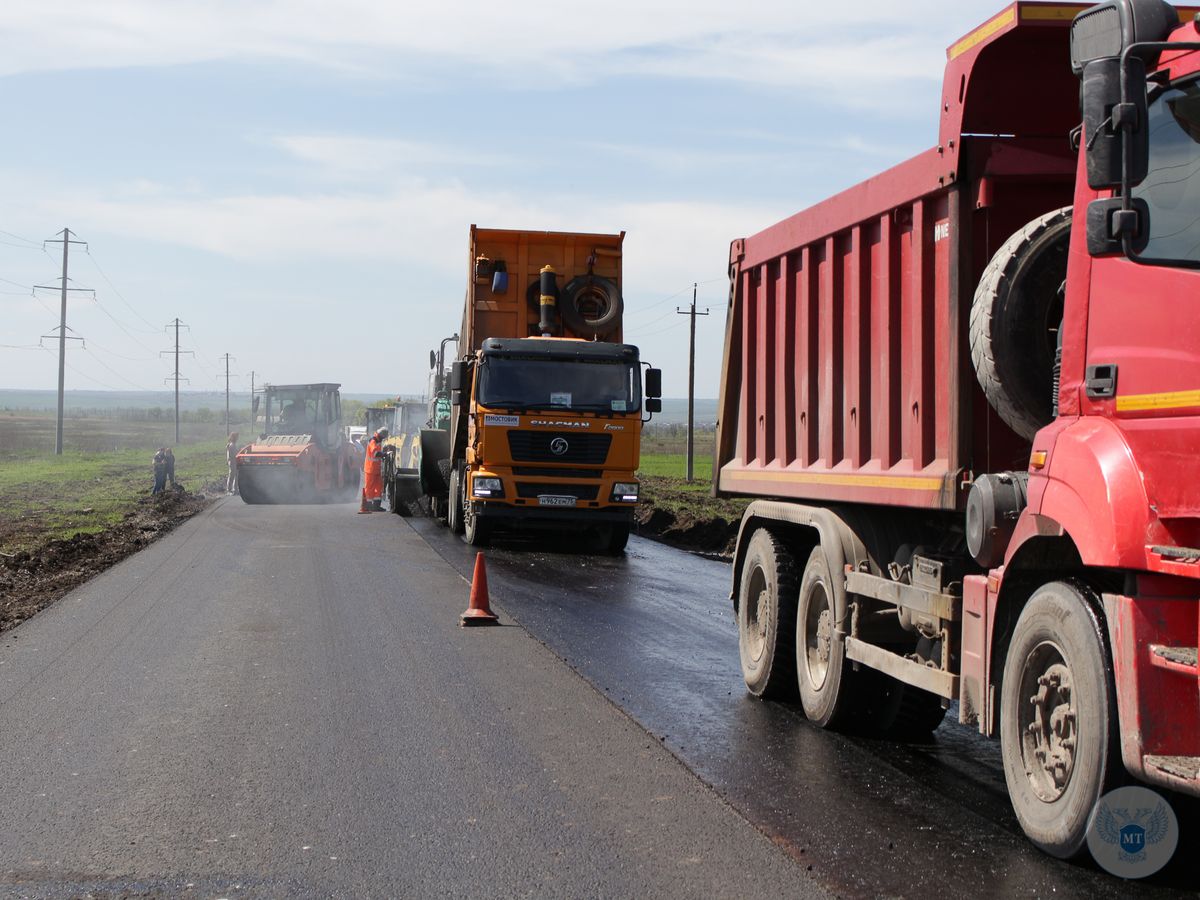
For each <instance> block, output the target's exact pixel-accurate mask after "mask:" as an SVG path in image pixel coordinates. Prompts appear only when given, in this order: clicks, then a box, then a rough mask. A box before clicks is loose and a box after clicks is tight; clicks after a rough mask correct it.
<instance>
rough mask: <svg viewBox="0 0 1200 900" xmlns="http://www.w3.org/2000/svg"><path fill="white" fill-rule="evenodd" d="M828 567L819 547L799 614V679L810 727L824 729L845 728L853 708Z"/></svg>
mask: <svg viewBox="0 0 1200 900" xmlns="http://www.w3.org/2000/svg"><path fill="white" fill-rule="evenodd" d="M836 598H837V595H836V593H835V592H834V589H833V582H832V578H831V575H830V572H829V561H828V560H827V559H826V558H825V551H824V550H823V549H822V548H821V545H820V544H818V545H817V546H816V547H814V548H813V550H812V553H810V554H809V557H808V562H807V563H806V564H805V566H804V574H803V576H801V578H800V591H799V603H798V606H797V610H796V679H797V682H798V685H799V689H800V703H801V705H802V706H803V707H804V714H805V715H806V716H808V718H809V721H811V722H812V723H813V724H815V725H820V726H821V727H822V728H825V727H831V726H835V725H838V724H840V723H841V722H842V721H843V720H844V719H845V718H846V714H847V712H849V711H851V710H850V707H851V706H852V705H853V703H852V701H851V698H850V694H851V693H852V692H851V691H850V689H849V688H850V684H849V682H850V677H849V674H850V673H848V672H847V671H846V645H845V642H844V641H843V639H842V634H841V632H840V630H839V628H838V625H839V623H841V622H842V621H843V620H844V618H845V611H844V610H842V609H839V608H838V602H837V599H836Z"/></svg>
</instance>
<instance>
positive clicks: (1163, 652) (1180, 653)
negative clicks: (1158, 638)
mask: <svg viewBox="0 0 1200 900" xmlns="http://www.w3.org/2000/svg"><path fill="white" fill-rule="evenodd" d="M1150 665H1152V666H1156V667H1157V668H1160V669H1166V670H1167V671H1168V672H1178V673H1179V674H1180V675H1191V676H1192V677H1193V678H1200V665H1197V662H1196V648H1195V647H1164V646H1162V645H1161V644H1151V645H1150Z"/></svg>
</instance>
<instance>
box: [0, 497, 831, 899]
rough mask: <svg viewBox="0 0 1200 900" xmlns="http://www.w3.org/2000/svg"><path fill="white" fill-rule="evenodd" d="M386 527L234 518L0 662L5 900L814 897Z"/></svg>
mask: <svg viewBox="0 0 1200 900" xmlns="http://www.w3.org/2000/svg"><path fill="white" fill-rule="evenodd" d="M466 602H467V584H466V582H465V581H464V580H463V579H462V577H461V576H460V575H459V574H458V573H457V572H456V571H454V569H453V568H452V567H450V566H448V565H447V564H446V563H445V562H444V561H443V560H442V559H441V558H440V557H439V556H438V555H437V554H435V553H433V552H431V550H430V548H429V547H428V546H427V545H426V543H425V542H424V541H423V540H422V539H421V538H420V536H419V535H418V534H417V533H416V532H414V531H413V530H412V529H410V528H409V527H408V526H407V525H406V524H405V523H404V522H403V521H401V520H400V519H399V518H397V517H395V516H386V515H372V516H358V515H355V507H354V506H346V505H338V506H312V507H284V506H276V507H269V506H261V507H250V506H245V505H243V504H242V503H241V502H240V501H238V500H236V499H233V500H225V501H222V502H220V503H218V504H217V505H215V506H214V507H211V508H210V509H209V510H207V511H205V512H204V513H202V514H201V515H199V516H197V517H196V518H194V519H192V520H191V521H189V522H187V523H185V524H184V525H182V526H181V527H180V528H179V529H178V530H177V531H175V532H174V533H172V534H170V535H169V536H167V537H166V538H164V539H163V540H161V541H159V542H158V543H156V544H154V545H153V546H151V547H149V548H147V549H146V550H144V551H143V552H141V553H138V554H137V555H136V556H134V557H131V558H130V559H128V560H126V561H125V562H124V563H122V564H120V565H118V566H117V567H115V568H114V569H112V570H110V571H109V572H107V573H105V574H104V575H101V576H100V577H98V578H96V579H95V580H93V581H91V582H89V583H88V584H87V585H85V586H83V587H82V588H80V589H77V590H75V591H72V592H71V594H70V595H69V596H67V597H66V598H64V599H63V600H61V601H60V602H59V603H58V604H57V605H56V606H54V607H52V608H50V609H49V610H46V611H45V612H43V613H42V614H41V615H39V616H36V617H35V618H33V619H31V620H30V621H28V622H26V623H24V624H22V625H21V626H19V627H18V628H16V629H14V630H12V631H11V632H8V633H6V634H5V635H3V636H0V789H2V793H0V895H4V896H19V897H25V896H30V897H41V896H51V897H76V896H88V897H144V896H167V897H174V896H195V897H236V896H261V897H278V896H292V895H296V896H341V897H355V898H357V897H394V896H404V897H421V898H425V897H515V896H527V895H530V896H553V897H572V898H575V897H643V896H652V897H700V896H725V897H735V896H764V897H766V896H821V895H822V894H823V892H822V891H821V889H820V888H819V887H817V886H816V884H815V882H813V880H812V879H811V877H809V876H807V875H806V873H805V872H804V870H803V869H802V868H800V867H798V866H797V865H796V864H795V863H794V862H793V861H792V860H791V859H790V858H789V857H788V856H787V855H786V854H785V853H783V852H782V851H780V850H779V849H778V848H777V847H775V846H774V845H773V844H772V843H771V842H770V841H769V840H767V839H766V838H765V837H763V835H762V834H761V833H759V832H758V831H757V830H755V829H754V828H753V827H752V826H751V825H750V824H748V823H747V822H746V821H745V820H744V819H742V818H741V817H740V816H738V815H737V813H736V812H735V811H734V810H732V809H730V807H729V806H728V805H727V804H726V803H725V802H724V801H722V800H721V799H720V798H719V797H718V796H717V795H716V794H715V793H713V792H712V791H711V790H710V789H709V788H707V787H706V786H705V785H704V784H702V783H701V782H700V781H699V780H698V779H696V778H695V776H694V775H692V774H691V773H690V772H688V771H687V769H686V768H685V767H684V766H682V765H680V764H679V762H678V761H677V760H676V759H675V758H674V757H672V756H671V754H670V753H669V752H667V751H666V750H665V749H664V748H663V747H662V746H661V745H660V744H659V742H658V741H656V740H654V739H653V738H651V737H650V736H649V735H647V734H646V732H645V731H644V730H642V729H641V728H639V727H638V726H637V725H636V724H635V723H634V722H632V721H631V720H630V719H629V718H628V717H627V716H625V715H624V714H623V713H622V712H621V711H620V710H619V709H618V708H616V707H615V706H613V705H612V704H611V703H609V702H608V701H607V700H606V699H605V698H604V697H602V696H601V695H600V694H598V693H597V692H596V691H595V690H594V689H593V688H592V687H591V686H590V685H588V684H587V682H585V681H584V680H583V679H580V678H579V677H578V676H577V675H576V674H575V673H574V672H572V671H571V669H570V668H568V667H567V666H565V665H563V664H562V662H561V661H560V660H559V659H558V658H557V657H556V656H554V654H553V653H551V652H550V651H549V650H547V649H546V648H545V647H543V646H542V645H541V644H540V643H538V642H537V641H536V640H533V639H532V638H531V637H530V636H529V635H528V634H527V633H526V632H525V631H523V630H522V629H520V628H518V627H515V626H513V625H512V623H511V622H510V623H508V626H507V627H501V628H490V629H474V630H466V629H462V628H460V627H459V625H458V615H459V613H460V612H462V610H463V609H464V608H465V606H466Z"/></svg>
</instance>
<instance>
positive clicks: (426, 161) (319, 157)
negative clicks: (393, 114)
mask: <svg viewBox="0 0 1200 900" xmlns="http://www.w3.org/2000/svg"><path fill="white" fill-rule="evenodd" d="M272 143H274V144H275V145H276V146H277V147H279V148H280V149H282V150H283V151H284V152H286V153H287V154H289V155H290V156H292V157H294V158H295V159H297V160H299V161H300V162H304V163H309V164H311V165H314V166H316V167H318V169H320V170H321V177H323V178H332V179H335V180H348V181H354V180H362V179H367V178H371V179H384V180H386V181H387V182H389V183H390V182H392V181H394V180H396V179H397V178H399V179H404V178H410V177H412V176H413V174H414V173H415V172H416V171H417V170H421V169H428V168H430V167H437V168H443V167H447V166H453V167H455V168H457V169H461V168H475V167H493V168H494V167H498V166H503V165H507V164H509V163H510V162H511V160H510V159H509V158H508V157H507V156H505V155H504V154H503V153H497V152H495V151H492V150H488V151H486V152H484V151H475V150H471V149H467V148H464V147H461V146H458V147H454V146H446V145H443V144H434V143H422V142H420V141H409V140H400V139H391V138H366V137H357V136H349V135H334V134H330V135H285V136H282V137H277V138H275V139H274V140H273V141H272Z"/></svg>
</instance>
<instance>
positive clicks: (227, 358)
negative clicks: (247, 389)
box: [217, 353, 234, 434]
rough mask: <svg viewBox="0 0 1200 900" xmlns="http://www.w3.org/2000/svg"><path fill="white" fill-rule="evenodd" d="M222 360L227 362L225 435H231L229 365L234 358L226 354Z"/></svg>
mask: <svg viewBox="0 0 1200 900" xmlns="http://www.w3.org/2000/svg"><path fill="white" fill-rule="evenodd" d="M221 359H223V360H225V433H226V434H229V363H230V362H231V361H232V360H233V359H234V357H232V356H230V355H229V354H228V353H226V354H225V355H224V356H222V357H221ZM217 377H218V378H219V377H220V376H219V375H218V376H217Z"/></svg>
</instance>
